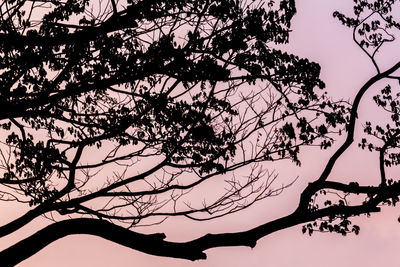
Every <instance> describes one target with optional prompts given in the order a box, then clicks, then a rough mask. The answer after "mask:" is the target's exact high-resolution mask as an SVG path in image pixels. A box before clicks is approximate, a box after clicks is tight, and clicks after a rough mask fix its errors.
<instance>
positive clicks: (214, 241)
mask: <svg viewBox="0 0 400 267" xmlns="http://www.w3.org/2000/svg"><path fill="white" fill-rule="evenodd" d="M378 211H379V208H377V207H374V206H371V205H367V204H364V205H360V206H332V207H329V208H325V209H321V210H318V211H316V212H307V213H304V214H298V213H296V212H295V213H292V214H290V215H288V216H286V217H282V218H279V219H277V220H274V221H271V222H269V223H266V224H263V225H260V226H258V227H256V228H253V229H251V230H249V231H244V232H237V233H221V234H207V235H204V236H202V237H200V238H197V239H194V240H192V241H189V242H182V243H178V242H170V241H165V240H164V239H165V235H164V234H163V233H160V234H152V235H144V234H140V233H136V232H133V231H130V230H128V229H125V228H123V227H120V226H117V225H114V224H112V223H109V222H107V221H104V220H97V219H85V218H81V219H70V220H65V221H61V222H57V223H54V224H51V225H49V226H47V227H45V228H43V229H42V230H40V231H38V232H36V233H35V234H33V235H31V236H29V237H28V238H26V239H24V240H22V241H20V242H18V243H17V244H15V245H13V246H11V247H9V248H8V249H5V250H3V251H2V252H0V262H1V264H2V266H5V267H6V266H15V265H16V264H18V263H20V262H21V261H23V260H25V259H27V258H29V257H30V256H32V255H34V254H35V253H37V252H38V251H40V250H41V249H43V248H44V247H46V246H47V245H49V244H50V243H52V242H54V241H56V240H58V239H60V238H63V237H65V236H68V235H74V234H89V235H94V236H98V237H102V238H104V239H107V240H109V241H112V242H114V243H117V244H120V245H123V246H126V247H129V248H132V249H135V250H138V251H141V252H144V253H147V254H151V255H156V256H165V257H172V258H181V259H188V260H199V259H206V254H205V253H204V251H205V250H207V249H210V248H216V247H227V246H248V247H254V246H255V245H256V242H257V240H258V239H260V238H262V237H264V236H266V235H269V234H270V233H273V232H276V231H279V230H281V229H285V228H288V227H291V226H294V225H297V224H300V223H304V222H308V221H313V220H315V219H318V218H322V217H325V216H330V215H335V214H344V215H348V216H352V215H359V214H363V213H367V212H378Z"/></svg>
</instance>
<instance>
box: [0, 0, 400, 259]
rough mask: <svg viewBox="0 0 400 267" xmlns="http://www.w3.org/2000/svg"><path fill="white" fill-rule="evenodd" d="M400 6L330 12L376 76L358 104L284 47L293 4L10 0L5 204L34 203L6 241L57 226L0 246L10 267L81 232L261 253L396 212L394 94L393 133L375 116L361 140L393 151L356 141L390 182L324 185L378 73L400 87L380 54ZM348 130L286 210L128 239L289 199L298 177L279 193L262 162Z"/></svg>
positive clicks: (387, 96)
mask: <svg viewBox="0 0 400 267" xmlns="http://www.w3.org/2000/svg"><path fill="white" fill-rule="evenodd" d="M395 2H397V1H394V0H393V1H383V0H382V1H381V0H378V1H355V9H354V13H355V18H350V17H347V16H345V15H343V14H341V13H338V12H337V13H335V14H334V15H335V16H336V17H337V18H338V19H339V20H340V21H341V22H342V23H344V24H346V25H347V26H349V27H350V28H352V29H353V31H354V41H355V42H356V43H357V44H358V45H359V46H360V48H361V49H363V50H364V51H365V53H366V54H367V55H368V56H369V57H370V59H371V61H372V63H373V64H374V66H375V67H376V70H377V74H376V75H375V76H373V77H372V78H371V79H370V80H369V81H368V82H367V83H366V84H365V85H364V86H363V87H362V88H361V89H360V90H359V91H358V93H357V96H356V97H355V99H354V101H353V103H352V104H351V105H348V104H346V103H345V102H343V101H332V100H331V99H330V98H329V97H327V95H326V93H324V92H323V91H322V90H321V89H323V88H324V83H323V82H322V81H321V80H320V79H319V74H320V67H319V65H318V64H316V63H313V62H310V61H309V60H307V59H302V58H299V57H297V56H295V55H292V54H288V53H286V52H284V51H282V50H280V49H279V45H280V44H284V43H287V42H288V38H289V32H290V21H291V19H292V17H293V15H294V14H295V12H296V9H295V3H294V0H281V1H246V0H223V1H209V0H199V1H187V0H154V1H131V0H127V1H116V0H109V1H108V0H107V1H102V0H100V1H89V0H65V1H27V0H5V1H2V3H1V4H0V11H1V18H0V68H1V71H0V106H1V111H0V119H1V127H2V132H1V150H0V152H1V154H0V156H1V168H2V171H1V179H0V184H1V188H2V189H1V200H3V201H17V202H20V203H26V204H27V205H29V206H30V207H31V208H30V209H29V211H27V213H26V214H24V215H23V216H21V217H19V218H16V219H15V220H13V221H10V222H9V223H8V224H5V225H3V226H1V227H0V235H1V236H5V235H9V234H11V233H13V232H15V231H17V230H18V229H20V228H21V227H23V226H24V225H26V224H28V223H30V222H31V221H32V220H33V219H35V218H37V217H39V216H42V215H43V216H45V217H47V218H48V219H50V222H51V223H50V224H49V225H48V226H47V227H45V228H43V229H42V230H40V231H39V232H37V233H35V234H33V235H31V236H30V237H28V238H26V239H24V240H22V241H20V242H18V243H16V244H15V245H13V246H11V247H10V248H8V249H6V250H4V251H2V252H0V262H1V265H2V266H13V265H15V264H17V263H18V262H21V261H22V260H24V259H26V258H28V257H30V256H31V255H33V254H34V253H36V252H37V251H39V250H41V249H42V248H43V247H45V246H46V245H48V244H50V243H51V242H53V241H55V240H57V239H59V238H62V237H64V236H67V235H71V234H92V235H96V236H100V237H103V238H105V239H108V240H111V241H113V242H116V243H118V244H121V245H124V246H127V247H130V248H133V249H137V250H139V251H143V252H146V253H149V254H153V255H160V256H168V257H176V258H184V259H190V260H197V259H204V258H205V257H206V255H205V254H204V250H206V249H208V248H213V247H220V246H238V245H244V246H251V247H253V246H255V244H256V241H257V240H258V239H260V238H261V237H263V236H266V235H268V234H270V233H272V232H275V231H277V230H280V229H284V228H288V227H291V226H293V225H297V224H301V223H307V222H313V221H314V223H310V224H307V225H305V226H304V228H303V230H304V231H309V233H312V231H313V230H315V229H317V230H321V231H335V232H339V233H342V234H346V233H347V232H349V231H355V232H356V233H358V230H359V229H358V227H357V226H353V228H350V222H349V220H348V218H349V217H351V216H354V215H359V214H364V213H369V212H375V211H378V210H379V207H378V205H380V204H382V203H393V204H395V203H396V202H397V200H398V198H397V197H398V195H399V194H400V188H399V187H400V185H399V183H398V181H391V180H390V181H388V180H387V179H386V178H385V165H386V166H388V165H391V164H398V163H399V158H400V156H399V154H396V153H389V152H388V149H392V148H396V147H397V146H398V142H399V138H400V134H399V133H400V132H399V130H398V129H397V127H398V126H399V125H398V124H399V121H398V120H399V116H398V113H399V109H398V100H397V98H396V96H392V94H391V90H390V86H388V87H386V88H385V89H384V90H382V95H381V96H376V98H375V100H376V102H377V104H378V105H380V106H382V107H383V108H385V109H386V110H387V111H388V112H390V113H391V115H392V116H391V118H392V121H393V124H394V126H387V127H386V128H384V127H376V130H374V129H375V128H373V127H372V125H371V123H367V124H366V128H365V131H366V132H367V133H368V134H370V135H373V136H375V137H377V138H379V139H381V140H382V141H383V145H382V146H378V145H376V144H375V143H369V141H367V139H363V140H362V142H361V143H360V145H361V146H362V147H363V148H364V147H367V148H369V149H370V150H378V151H380V160H381V174H382V175H381V176H382V177H381V183H380V184H379V185H376V186H375V185H370V186H359V185H358V184H357V183H354V182H353V183H349V184H343V183H339V182H334V181H327V178H328V176H329V173H330V172H331V170H332V168H333V166H334V164H335V162H336V160H337V159H338V158H339V157H340V156H341V155H342V153H343V152H344V151H345V150H346V149H347V148H348V147H349V146H350V145H351V144H352V143H353V136H354V127H355V124H356V120H357V110H358V105H359V103H360V100H361V98H362V97H363V95H364V93H365V92H366V91H367V90H368V89H369V88H370V87H371V86H372V85H373V84H374V83H375V82H377V81H380V80H382V79H394V80H396V79H397V80H399V79H400V78H399V77H398V76H394V73H395V71H396V70H398V68H400V63H397V64H395V65H394V66H393V67H391V68H389V69H388V70H385V71H382V70H381V69H380V67H379V64H378V63H377V62H376V61H375V55H376V53H377V51H378V49H379V48H380V47H381V46H382V45H383V44H384V43H385V42H388V41H391V40H392V39H394V36H392V35H391V34H390V32H389V31H390V28H391V27H396V28H400V27H399V24H398V23H397V22H395V21H394V20H393V18H392V17H391V16H390V11H391V7H392V5H393V4H394V3H395ZM342 132H343V133H344V134H345V135H346V139H345V142H344V143H343V144H342V145H341V146H340V147H339V149H338V150H337V151H336V153H334V154H333V156H332V157H331V158H330V160H329V162H328V163H327V165H326V167H325V169H324V171H323V173H322V174H321V176H320V177H319V178H318V179H316V180H315V182H313V183H310V184H309V185H308V186H307V187H306V189H305V190H304V191H303V193H302V194H301V198H300V202H299V204H298V208H297V209H296V210H295V211H294V212H293V213H291V214H289V215H288V216H285V217H282V218H279V219H276V220H273V221H270V222H266V223H265V224H263V225H260V226H258V227H256V228H253V229H250V230H248V231H245V232H239V233H225V234H208V235H205V236H203V237H200V238H198V239H195V240H192V241H190V242H186V243H174V242H168V241H165V240H164V238H165V235H164V234H162V233H156V234H151V235H144V234H140V233H136V232H134V231H133V229H135V227H136V226H139V225H146V224H156V223H161V222H162V221H163V220H164V219H165V218H168V217H170V216H185V217H187V218H189V219H193V220H210V219H213V218H216V217H221V216H224V215H227V214H231V213H234V212H237V211H240V210H242V209H244V208H246V207H248V206H249V205H251V204H252V203H254V202H256V201H259V200H261V199H265V198H266V197H272V196H275V195H278V194H279V193H280V192H282V190H283V189H284V188H285V187H287V186H290V185H291V184H292V183H293V181H292V180H289V181H287V183H286V185H283V186H275V185H274V184H273V182H274V180H275V179H276V175H275V174H274V173H273V172H268V171H267V170H265V169H263V166H262V163H263V162H267V161H276V160H282V159H289V160H291V161H293V163H294V164H298V165H299V164H300V160H299V158H298V154H299V151H300V148H301V147H302V146H308V145H318V146H321V148H322V149H326V148H328V147H330V146H331V144H332V142H333V137H334V136H335V135H337V134H341V133H342ZM239 169H243V170H244V171H241V172H240V173H239V172H238V170H239ZM243 173H245V176H243ZM221 177H222V178H223V179H224V180H225V182H224V183H225V184H224V186H222V187H221V189H218V190H215V192H209V191H207V195H206V194H204V193H203V194H201V193H202V191H201V190H202V189H204V188H206V187H202V186H203V184H207V183H208V182H209V181H210V180H212V181H214V180H217V181H218V180H221ZM222 182H223V181H222ZM193 190H194V191H193ZM196 190H198V191H197V193H196ZM327 190H334V191H335V192H337V193H338V194H340V193H346V196H347V197H350V196H349V195H353V194H361V195H365V201H364V202H362V203H360V204H357V205H349V204H348V203H347V202H346V201H345V198H344V200H343V199H338V200H337V202H335V201H336V200H335V199H333V198H332V197H331V196H330V195H329V197H330V198H328V199H326V200H325V204H326V207H323V208H320V207H318V203H320V202H321V200H319V199H318V198H317V197H316V196H317V194H318V193H319V192H322V193H324V192H326V191H327ZM199 194H201V197H200V198H199V197H198V195H199ZM196 196H197V198H196ZM196 199H198V200H199V201H197V202H196Z"/></svg>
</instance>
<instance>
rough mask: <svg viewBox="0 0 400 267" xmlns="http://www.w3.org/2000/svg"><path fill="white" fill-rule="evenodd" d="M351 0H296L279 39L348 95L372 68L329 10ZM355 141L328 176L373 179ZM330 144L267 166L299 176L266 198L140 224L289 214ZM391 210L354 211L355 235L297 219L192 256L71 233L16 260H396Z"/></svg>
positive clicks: (239, 224)
mask: <svg viewBox="0 0 400 267" xmlns="http://www.w3.org/2000/svg"><path fill="white" fill-rule="evenodd" d="M352 2H353V1H351V0H323V1H321V0H300V1H299V0H298V1H297V10H298V12H297V15H296V16H295V18H294V20H293V32H292V35H291V38H290V44H289V45H287V46H286V47H285V49H286V50H288V51H290V52H293V53H295V54H297V55H299V56H301V57H307V58H309V59H310V60H313V61H316V62H318V63H319V64H320V65H321V67H322V79H323V80H324V82H325V83H326V85H327V90H328V92H329V95H331V96H333V97H335V98H343V99H344V100H352V98H353V97H354V95H355V94H356V92H357V90H358V89H359V88H360V87H361V86H362V85H363V83H364V82H365V81H366V80H367V79H368V78H369V77H371V75H373V74H374V69H373V66H372V64H371V63H370V62H369V60H368V58H367V57H366V56H365V55H364V54H363V53H362V52H361V51H360V50H359V49H358V48H357V47H356V45H355V44H354V43H353V42H352V39H351V38H352V36H351V31H350V30H349V29H348V28H345V27H343V26H341V25H340V23H339V22H338V21H336V20H335V19H334V18H333V17H332V13H333V11H334V10H335V9H337V10H349V8H351V4H352ZM398 48H399V45H398V43H397V44H396V43H394V44H393V45H392V46H391V47H390V48H388V49H386V50H385V49H383V50H382V57H381V58H380V63H381V64H382V66H386V65H388V64H390V63H392V62H393V60H400V55H396V54H395V53H393V51H396V49H397V51H398ZM396 56H397V58H396ZM378 89H379V88H378ZM373 95H374V93H373V92H371V93H368V94H367V96H366V99H367V100H368V99H369V100H371V97H372V96H373ZM371 103H372V102H371V101H365V102H363V103H362V105H361V106H360V118H359V120H360V121H361V122H362V121H365V120H379V117H377V114H378V115H379V113H377V112H376V110H374V108H373V106H372V105H371ZM356 132H357V133H358V134H360V133H361V132H362V128H361V126H360V125H358V126H357V129H356ZM357 138H360V135H357ZM358 140H359V139H358ZM341 142H342V140H341V139H338V141H337V143H336V144H337V145H339V144H341ZM356 143H357V142H356ZM356 143H355V145H353V146H352V147H351V148H350V149H349V150H348V151H347V152H346V153H345V154H344V155H343V156H342V157H341V159H339V161H338V162H337V164H336V166H335V168H334V170H333V172H332V174H331V176H330V179H332V180H337V181H349V179H353V180H357V181H359V182H360V184H367V183H372V184H377V183H378V182H379V176H378V161H377V157H376V154H373V153H368V152H365V151H362V150H360V149H359V148H358V147H357V145H356ZM333 152H334V149H330V150H328V151H322V152H321V151H320V150H319V149H315V148H312V149H307V150H305V151H304V153H302V155H301V160H302V166H301V168H300V167H296V166H294V165H293V164H290V165H289V163H280V164H278V166H274V168H276V171H277V173H279V177H280V179H282V181H285V180H286V181H287V180H291V179H292V178H295V177H297V176H299V179H298V180H297V182H296V183H295V184H294V185H293V186H292V187H290V188H288V189H286V190H285V191H284V192H283V193H282V194H281V195H279V196H278V197H274V198H267V199H265V200H263V201H260V202H258V203H256V204H255V205H254V206H252V207H250V208H248V209H247V210H244V211H242V212H240V213H238V214H234V215H231V216H227V217H225V218H221V219H217V220H213V221H206V222H202V223H198V222H191V221H189V222H188V221H186V220H184V219H179V218H176V219H175V218H174V219H171V220H167V221H166V222H165V223H164V224H162V225H159V226H154V227H152V228H149V229H143V231H145V232H149V233H150V232H160V231H162V232H165V233H166V234H167V240H171V241H186V240H190V239H193V238H196V237H199V236H201V235H203V234H205V233H209V232H211V233H219V232H229V231H243V230H247V229H250V228H251V227H254V226H257V225H260V224H262V223H265V222H267V221H269V220H271V219H274V218H278V217H279V216H284V215H286V214H289V213H290V212H291V211H293V209H294V208H296V206H297V204H298V199H299V193H300V192H301V191H302V190H303V189H304V188H305V186H306V185H307V183H308V182H310V181H313V179H316V177H318V176H319V174H320V173H321V172H322V170H323V167H324V166H325V163H326V162H327V160H328V159H329V156H330V155H331V154H332V153H333ZM266 167H268V166H266ZM398 171H399V169H397V170H396V169H394V170H391V173H396V172H397V173H398ZM7 205H8V204H7ZM18 213H20V211H19V210H18V209H16V208H14V207H12V206H11V207H10V206H9V207H8V208H7V209H6V210H3V216H1V217H2V218H0V223H3V222H5V221H6V220H7V218H10V217H14V216H17V215H18ZM4 214H5V215H4ZM399 215H400V210H399V209H396V208H384V209H383V210H382V212H381V213H379V214H373V215H372V216H371V217H369V218H367V216H361V217H357V218H355V219H354V220H353V222H354V223H356V224H358V225H360V226H361V232H360V234H359V235H358V236H355V235H348V236H346V237H343V236H341V235H337V234H321V233H315V234H314V235H313V236H311V237H310V236H308V235H303V234H302V233H301V225H300V226H295V227H292V228H290V229H284V230H281V231H279V232H276V233H273V234H271V235H269V236H267V237H264V238H262V239H261V240H259V241H258V243H257V246H256V247H255V248H253V249H250V248H244V247H236V248H232V247H227V248H217V249H210V250H207V251H206V253H207V255H208V259H207V260H203V261H196V262H190V261H186V260H177V259H171V258H163V257H156V256H151V255H146V254H144V253H141V252H137V251H134V250H131V249H128V248H125V247H122V246H120V245H117V244H114V243H111V242H109V241H106V240H103V239H101V238H98V237H93V236H87V235H79V236H78V235H76V236H69V237H66V238H63V239H61V240H58V241H56V242H54V243H52V244H51V245H49V246H48V247H46V248H45V249H43V250H42V251H40V252H39V253H37V254H36V255H34V256H32V257H31V258H29V259H27V260H25V261H24V262H22V263H21V264H19V265H17V266H18V267H39V266H40V267H50V266H58V267H66V266H76V267H80V266H98V267H108V266H150V267H161V266H163V267H169V266H176V267H179V266H187V267H212V266H230V267H239V266H254V267H261V266H263V267H265V266H275V267H280V266H282V267H283V266H311V267H312V266H326V267H333V266H335V267H336V266H363V267H369V266H388V267H390V266H399V264H398V246H399V245H398V244H400V224H399V223H398V222H397V218H398V217H399ZM44 225H45V222H43V221H41V220H40V219H39V220H36V221H34V222H33V223H31V224H29V225H28V226H27V227H24V228H23V229H21V230H20V231H18V232H17V235H14V236H12V237H6V238H2V240H1V241H0V248H5V247H7V246H9V245H11V244H12V243H13V242H15V241H17V240H18V238H22V237H24V236H25V237H26V236H28V235H29V234H30V233H33V232H35V231H37V230H38V229H40V228H41V227H43V226H44ZM0 264H1V263H0Z"/></svg>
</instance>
